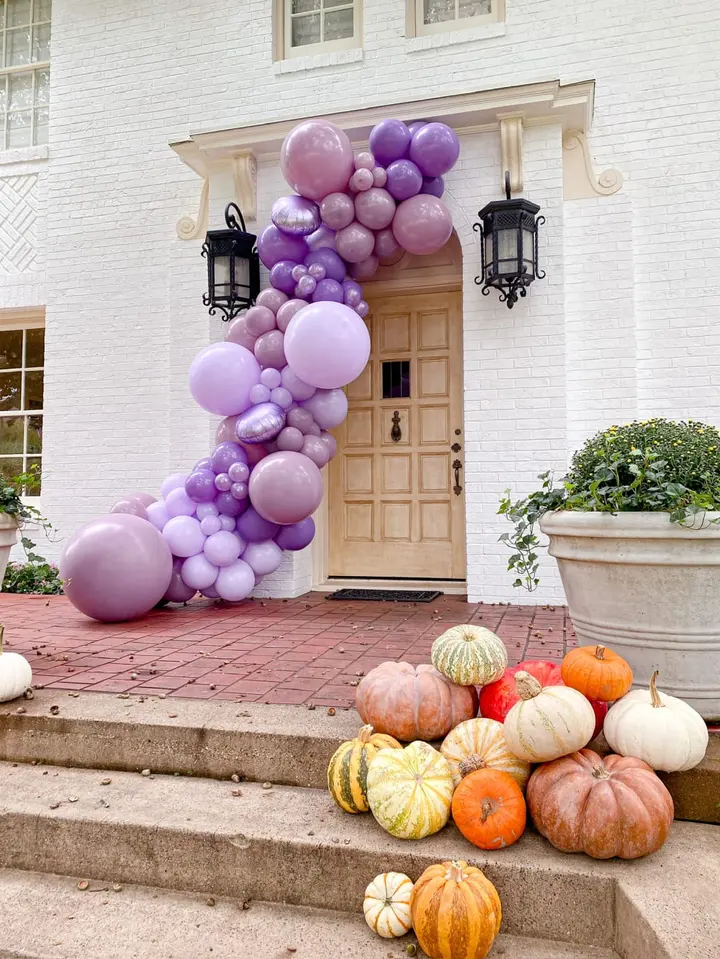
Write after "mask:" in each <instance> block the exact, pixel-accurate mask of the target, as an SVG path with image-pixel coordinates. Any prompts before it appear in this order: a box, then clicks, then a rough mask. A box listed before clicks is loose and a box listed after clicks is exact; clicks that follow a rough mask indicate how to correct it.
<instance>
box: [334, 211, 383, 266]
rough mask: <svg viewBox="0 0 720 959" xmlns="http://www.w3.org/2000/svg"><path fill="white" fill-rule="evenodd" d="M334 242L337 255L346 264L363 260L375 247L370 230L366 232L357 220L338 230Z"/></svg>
mask: <svg viewBox="0 0 720 959" xmlns="http://www.w3.org/2000/svg"><path fill="white" fill-rule="evenodd" d="M336 241H337V251H338V253H339V254H340V256H341V257H342V258H343V260H346V261H347V262H348V263H359V262H360V261H361V260H364V259H365V258H366V257H368V256H370V254H371V253H372V251H373V247H374V246H375V237H374V236H373V233H372V230H368V228H367V227H366V226H363V225H362V223H358V222H357V220H356V221H354V222H353V223H351V224H350V226H346V227H345V228H344V229H343V230H338V233H337V237H336Z"/></svg>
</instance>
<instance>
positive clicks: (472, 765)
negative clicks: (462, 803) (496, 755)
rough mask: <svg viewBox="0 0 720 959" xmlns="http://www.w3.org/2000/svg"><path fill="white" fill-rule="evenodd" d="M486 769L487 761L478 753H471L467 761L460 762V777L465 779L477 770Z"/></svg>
mask: <svg viewBox="0 0 720 959" xmlns="http://www.w3.org/2000/svg"><path fill="white" fill-rule="evenodd" d="M484 768H485V760H484V759H483V758H482V756H480V755H479V754H478V753H471V754H470V755H469V756H468V757H467V758H466V759H461V760H460V775H461V776H462V777H463V778H464V777H465V776H469V775H470V773H474V772H475V771H476V770H477V769H484Z"/></svg>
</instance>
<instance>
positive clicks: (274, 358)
mask: <svg viewBox="0 0 720 959" xmlns="http://www.w3.org/2000/svg"><path fill="white" fill-rule="evenodd" d="M323 282H324V281H323ZM284 340H285V335H284V334H283V333H281V332H280V330H270V332H269V333H263V335H262V336H259V337H258V339H257V342H256V343H255V359H256V360H257V361H258V363H259V364H260V366H263V367H272V368H273V369H276V370H281V369H282V368H283V366H286V365H287V360H286V359H285V350H284V349H283V342H284Z"/></svg>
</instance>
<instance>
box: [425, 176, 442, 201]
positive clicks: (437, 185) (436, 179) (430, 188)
mask: <svg viewBox="0 0 720 959" xmlns="http://www.w3.org/2000/svg"><path fill="white" fill-rule="evenodd" d="M420 192H421V193H429V194H430V195H431V196H436V197H438V199H439V198H440V197H441V196H442V195H443V193H444V192H445V181H444V180H443V178H442V177H441V176H425V177H423V185H422V188H421V190H420Z"/></svg>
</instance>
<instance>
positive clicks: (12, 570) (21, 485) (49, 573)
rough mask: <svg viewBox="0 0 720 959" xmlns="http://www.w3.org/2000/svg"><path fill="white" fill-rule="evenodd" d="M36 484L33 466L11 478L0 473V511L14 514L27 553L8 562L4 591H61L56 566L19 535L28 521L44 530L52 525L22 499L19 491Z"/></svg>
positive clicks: (49, 529)
mask: <svg viewBox="0 0 720 959" xmlns="http://www.w3.org/2000/svg"><path fill="white" fill-rule="evenodd" d="M37 486H38V471H37V467H32V468H31V469H30V470H29V471H28V472H27V473H21V474H20V475H19V476H13V477H11V478H7V477H3V476H0V513H7V514H8V515H9V516H14V517H15V519H16V521H17V525H18V530H19V531H20V533H21V538H20V542H21V544H22V547H23V549H24V550H25V555H26V556H27V562H26V563H8V566H7V570H6V572H5V579H4V580H3V584H2V589H3V591H4V592H6V593H45V594H54V593H62V584H61V582H60V578H59V576H58V572H57V569H56V567H55V566H54V565H53V564H51V563H47V562H46V561H45V560H44V559H43V557H42V556H40V555H39V554H38V553H36V552H34V550H35V543H33V541H32V540H31V539H29V538H28V537H27V536H25V535H22V534H23V529H24V527H25V526H26V525H27V524H28V523H32V524H34V525H36V526H40V527H42V529H44V530H45V532H46V533H49V532H50V531H51V529H52V527H51V525H50V523H48V521H47V520H46V519H45V518H44V517H43V516H42V514H41V513H40V511H39V510H37V509H36V508H35V507H34V506H29V505H28V504H27V503H25V502H23V499H22V495H23V494H25V495H27V494H28V493H29V494H32V493H33V492H34V490H35V489H36V488H37Z"/></svg>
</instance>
